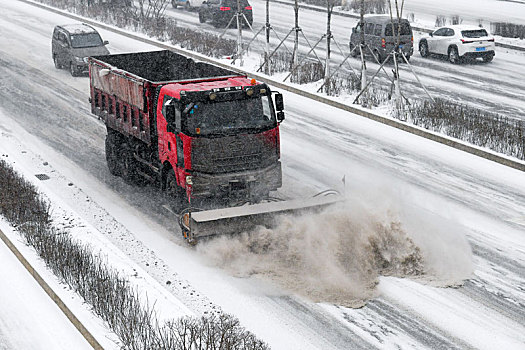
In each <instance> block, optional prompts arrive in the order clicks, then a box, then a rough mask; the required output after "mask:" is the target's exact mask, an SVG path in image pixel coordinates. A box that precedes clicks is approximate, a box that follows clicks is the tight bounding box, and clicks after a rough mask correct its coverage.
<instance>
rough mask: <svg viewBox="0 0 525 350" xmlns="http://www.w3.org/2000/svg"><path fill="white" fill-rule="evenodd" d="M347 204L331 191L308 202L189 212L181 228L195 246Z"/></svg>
mask: <svg viewBox="0 0 525 350" xmlns="http://www.w3.org/2000/svg"><path fill="white" fill-rule="evenodd" d="M343 201H344V197H343V196H341V195H339V193H338V192H337V191H335V190H327V191H323V192H321V193H319V194H317V195H315V196H313V197H311V198H307V199H304V198H302V199H295V200H286V201H280V200H277V201H270V202H264V203H257V204H250V205H243V206H238V207H228V208H220V209H211V210H199V209H196V208H186V209H184V210H183V211H182V212H181V213H180V215H179V225H180V227H181V230H182V235H183V236H184V238H185V239H186V240H187V241H188V243H189V244H192V245H193V244H196V243H197V241H198V240H199V238H201V237H207V236H213V235H223V234H235V233H242V232H246V231H250V230H252V229H253V228H255V227H256V226H265V227H272V226H273V225H274V224H275V222H276V221H275V219H276V217H277V216H279V215H285V214H286V215H294V214H301V213H304V212H307V211H320V210H322V209H324V208H326V207H328V206H330V205H333V204H335V203H339V202H343Z"/></svg>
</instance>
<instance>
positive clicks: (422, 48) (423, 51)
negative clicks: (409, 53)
mask: <svg viewBox="0 0 525 350" xmlns="http://www.w3.org/2000/svg"><path fill="white" fill-rule="evenodd" d="M419 54H420V55H421V57H428V55H429V54H430V53H429V52H428V44H427V42H426V41H422V42H420V43H419Z"/></svg>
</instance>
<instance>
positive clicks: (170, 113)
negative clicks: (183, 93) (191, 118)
mask: <svg viewBox="0 0 525 350" xmlns="http://www.w3.org/2000/svg"><path fill="white" fill-rule="evenodd" d="M162 114H163V115H164V118H166V122H167V123H168V125H169V127H168V129H171V130H174V131H180V130H181V111H180V106H179V104H178V103H177V102H176V100H175V99H174V98H173V97H170V96H165V97H164V104H163V105H162Z"/></svg>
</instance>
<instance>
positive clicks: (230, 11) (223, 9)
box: [199, 0, 253, 28]
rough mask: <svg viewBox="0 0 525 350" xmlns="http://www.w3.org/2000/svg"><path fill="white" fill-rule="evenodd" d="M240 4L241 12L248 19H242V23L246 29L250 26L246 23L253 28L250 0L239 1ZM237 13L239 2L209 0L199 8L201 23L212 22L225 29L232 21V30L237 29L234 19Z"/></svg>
mask: <svg viewBox="0 0 525 350" xmlns="http://www.w3.org/2000/svg"><path fill="white" fill-rule="evenodd" d="M239 2H240V7H241V11H242V13H243V14H244V17H246V19H245V18H244V17H242V18H241V22H242V23H243V25H244V26H245V27H247V26H248V25H247V23H246V21H248V23H249V24H250V26H252V24H253V15H252V6H251V5H250V4H249V3H248V0H239ZM236 13H237V0H207V1H204V2H203V3H202V5H201V6H200V8H199V21H200V22H201V23H204V22H206V21H211V22H212V24H213V25H214V26H215V27H220V28H224V27H226V26H227V25H228V23H230V20H231V24H230V28H235V27H237V20H236V18H234V17H235V14H236ZM232 18H233V19H232Z"/></svg>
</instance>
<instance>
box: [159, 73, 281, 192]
mask: <svg viewBox="0 0 525 350" xmlns="http://www.w3.org/2000/svg"><path fill="white" fill-rule="evenodd" d="M271 95H272V91H271V90H270V88H269V87H268V86H267V85H266V84H259V83H257V82H256V81H255V80H249V79H247V78H245V77H235V78H229V79H227V80H222V81H215V82H210V83H206V84H202V83H193V84H191V83H190V84H168V85H165V86H163V87H162V88H160V93H159V99H158V106H157V132H158V151H159V159H160V161H161V163H162V164H163V168H164V169H168V170H167V171H170V170H171V169H173V170H175V177H176V181H177V185H178V186H179V187H182V188H184V189H185V190H186V195H187V196H188V198H190V197H198V198H203V197H214V198H228V199H229V200H231V199H235V198H239V199H241V198H248V199H250V201H255V202H257V201H258V200H260V199H262V198H265V197H267V196H268V193H269V191H272V190H276V189H277V188H279V187H280V186H281V182H282V180H281V164H280V161H279V159H280V147H279V123H280V122H281V121H282V120H283V118H284V114H283V113H282V103H280V105H279V104H278V107H279V108H280V110H278V111H276V108H275V107H274V104H273V103H272V98H271ZM279 99H280V100H282V99H281V98H279Z"/></svg>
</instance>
